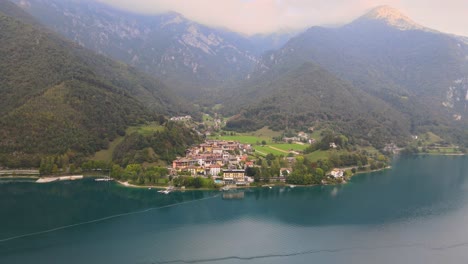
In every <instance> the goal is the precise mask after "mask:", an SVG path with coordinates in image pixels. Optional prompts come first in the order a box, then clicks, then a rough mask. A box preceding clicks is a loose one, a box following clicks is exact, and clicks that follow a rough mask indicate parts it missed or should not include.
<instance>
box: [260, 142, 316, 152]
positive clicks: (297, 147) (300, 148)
mask: <svg viewBox="0 0 468 264" xmlns="http://www.w3.org/2000/svg"><path fill="white" fill-rule="evenodd" d="M269 146H271V147H275V148H279V149H281V150H284V151H290V150H293V151H303V150H304V149H306V148H307V147H308V146H310V145H309V144H304V145H301V144H294V143H292V144H288V143H284V144H270V145H269Z"/></svg>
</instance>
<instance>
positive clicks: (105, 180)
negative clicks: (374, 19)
mask: <svg viewBox="0 0 468 264" xmlns="http://www.w3.org/2000/svg"><path fill="white" fill-rule="evenodd" d="M113 180H114V179H112V178H97V179H94V181H97V182H108V181H113Z"/></svg>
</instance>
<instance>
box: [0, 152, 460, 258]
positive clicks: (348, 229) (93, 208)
mask: <svg viewBox="0 0 468 264" xmlns="http://www.w3.org/2000/svg"><path fill="white" fill-rule="evenodd" d="M467 161H468V160H467V158H466V157H415V158H409V159H401V160H398V161H397V162H396V163H395V164H394V167H393V168H394V169H393V170H389V171H383V172H379V173H373V174H369V175H361V176H358V177H355V178H354V179H352V181H351V182H350V183H349V184H346V185H337V186H317V187H295V188H290V187H287V186H286V187H275V188H272V189H270V188H258V189H246V190H242V191H240V190H237V191H229V192H223V193H220V192H218V191H213V192H205V191H186V192H183V193H181V192H179V193H178V192H174V193H171V194H169V195H163V194H159V193H157V191H156V190H147V189H129V188H124V187H121V186H118V185H116V184H115V183H96V182H94V181H92V180H91V181H88V180H84V181H79V182H70V183H65V182H58V183H52V184H46V185H38V184H33V183H11V182H10V183H0V211H1V212H2V217H0V240H1V239H2V238H8V237H14V236H18V235H22V234H30V233H35V232H39V231H43V230H49V229H54V228H57V227H63V226H69V225H72V226H71V227H69V228H65V229H59V230H56V231H53V232H50V233H41V234H37V235H34V236H29V237H22V238H18V239H14V240H10V241H5V242H0V262H1V263H31V262H34V263H51V260H54V261H56V262H57V261H58V263H65V262H67V263H159V262H162V263H163V262H164V261H169V262H171V263H183V262H181V261H187V262H189V263H207V262H208V263H245V262H246V260H248V262H249V263H251V262H253V263H286V262H287V263H310V258H311V257H312V256H311V255H313V258H314V259H316V260H317V261H319V262H320V263H342V262H343V261H346V262H349V263H375V260H376V259H378V260H379V261H378V262H379V263H392V262H391V261H390V260H392V261H394V262H395V261H396V259H397V258H398V257H401V258H400V259H399V260H400V262H405V263H407V262H412V263H441V261H442V262H444V263H445V262H447V261H446V260H447V259H444V258H443V257H444V256H445V257H447V256H448V257H450V258H449V259H448V260H450V261H451V262H450V261H449V263H458V262H456V260H458V259H465V260H466V259H468V254H467V253H465V252H466V250H464V247H463V245H464V242H465V241H466V240H467V239H466V237H468V230H466V228H464V227H465V225H466V221H465V219H468V206H467V202H468V193H467V192H466V186H468V185H467V182H466V178H467V177H468V170H467V166H468V163H467ZM109 216H116V217H113V218H110V219H104V220H102V221H99V222H93V221H94V220H96V219H98V220H99V219H102V218H106V217H109ZM88 222H89V223H88ZM77 223H84V224H82V225H76V224H77ZM434 238H437V239H434ZM454 245H459V246H454ZM460 245H461V246H460ZM451 246H453V248H452V247H451ZM434 248H436V249H437V248H439V252H442V250H444V252H445V251H448V250H450V252H449V253H448V254H439V255H437V254H436V255H437V256H433V254H435V253H433V251H434V250H433V249H434ZM448 248H450V249H448ZM103 252H112V253H111V254H107V253H103ZM363 252H365V254H364V253H363ZM69 255H73V256H74V258H73V259H70V258H69V257H68V256H69ZM394 255H395V256H396V257H394ZM233 256H234V257H233ZM350 256H352V258H350ZM387 258H388V259H389V261H388V262H386V260H387ZM178 260H180V261H178ZM372 260H373V261H372ZM408 260H411V261H408ZM353 261H354V262H353ZM396 262H398V261H396Z"/></svg>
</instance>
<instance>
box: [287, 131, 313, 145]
mask: <svg viewBox="0 0 468 264" xmlns="http://www.w3.org/2000/svg"><path fill="white" fill-rule="evenodd" d="M283 141H284V142H307V143H309V144H314V143H315V142H316V140H315V139H313V138H311V137H310V136H309V134H307V133H305V132H303V131H301V132H299V133H297V135H296V136H293V137H283Z"/></svg>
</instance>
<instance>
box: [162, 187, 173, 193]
mask: <svg viewBox="0 0 468 264" xmlns="http://www.w3.org/2000/svg"><path fill="white" fill-rule="evenodd" d="M173 190H174V186H169V187H167V188H166V189H165V190H161V191H158V193H164V194H169V193H171V192H172V191H173Z"/></svg>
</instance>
